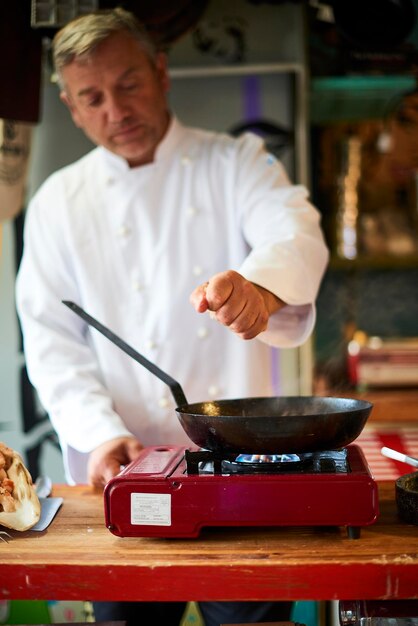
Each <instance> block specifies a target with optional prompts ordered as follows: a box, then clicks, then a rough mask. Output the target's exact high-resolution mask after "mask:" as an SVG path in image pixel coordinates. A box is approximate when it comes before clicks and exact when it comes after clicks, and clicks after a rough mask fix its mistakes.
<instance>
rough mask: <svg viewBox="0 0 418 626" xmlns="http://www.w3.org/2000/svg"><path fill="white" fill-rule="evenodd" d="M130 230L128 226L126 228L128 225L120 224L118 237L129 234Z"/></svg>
mask: <svg viewBox="0 0 418 626" xmlns="http://www.w3.org/2000/svg"><path fill="white" fill-rule="evenodd" d="M130 232H131V230H130V228H128V226H126V225H125V224H122V225H121V226H119V228H118V235H119V237H127V236H128V235H129V234H130Z"/></svg>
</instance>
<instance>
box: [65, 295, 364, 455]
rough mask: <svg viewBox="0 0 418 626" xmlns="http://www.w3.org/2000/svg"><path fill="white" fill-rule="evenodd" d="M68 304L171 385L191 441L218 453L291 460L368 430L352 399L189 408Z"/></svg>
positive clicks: (359, 403)
mask: <svg viewBox="0 0 418 626" xmlns="http://www.w3.org/2000/svg"><path fill="white" fill-rule="evenodd" d="M63 303H64V304H65V305H66V306H68V307H69V308H70V309H71V310H72V311H74V312H75V313H76V314H77V315H79V316H80V317H81V318H82V319H83V320H84V321H85V322H87V323H88V324H89V325H90V326H93V328H95V329H96V330H98V331H99V332H100V333H102V335H104V336H105V337H107V338H108V339H109V340H110V341H111V342H112V343H114V344H115V345H116V346H118V347H119V348H120V349H121V350H123V351H124V352H125V353H126V354H128V355H129V356H131V357H132V358H133V359H135V361H137V362H138V363H140V364H141V365H143V366H144V367H146V368H147V369H148V370H149V371H150V372H151V373H152V374H154V375H155V376H157V377H158V378H160V380H162V381H163V382H164V383H166V384H167V385H168V386H169V387H170V390H171V393H172V395H173V397H174V400H175V402H176V405H177V406H176V413H177V417H178V419H179V421H180V424H181V426H182V428H183V430H184V431H185V432H186V434H187V435H188V436H189V438H190V439H191V440H192V441H193V442H194V443H195V444H196V445H198V446H199V447H201V448H204V449H206V450H211V451H213V452H216V453H222V454H225V453H246V454H291V453H295V454H297V453H304V452H317V451H321V450H334V449H337V448H343V447H345V446H347V445H348V444H349V443H351V442H352V441H353V440H354V439H356V438H357V437H358V435H359V434H360V433H361V431H362V430H363V427H364V425H365V423H366V421H367V419H368V417H369V415H370V412H371V410H372V407H373V405H372V404H371V403H370V402H367V401H365V400H355V399H350V398H333V397H316V396H300V397H298V396H292V397H281V398H280V397H265V398H263V397H258V398H257V397H255V398H240V399H236V400H214V401H208V402H197V403H195V404H188V402H187V400H186V396H185V395H184V392H183V390H182V388H181V386H180V384H179V383H178V382H177V381H176V380H174V379H173V378H172V377H171V376H169V375H168V374H166V373H165V372H163V371H162V370H161V369H160V368H159V367H157V366H156V365H154V363H151V362H150V361H148V359H146V358H145V357H144V356H142V355H141V354H140V353H139V352H137V351H136V350H134V349H133V348H132V347H131V346H129V345H128V344H127V343H125V342H124V341H123V340H122V339H121V338H120V337H118V336H117V335H115V334H114V333H113V332H112V331H110V330H109V329H108V328H106V327H105V326H103V324H101V323H100V322H98V321H97V320H96V319H94V318H93V317H92V316H91V315H89V314H88V313H86V312H85V311H84V310H83V309H82V308H81V307H79V306H78V305H77V304H75V303H74V302H70V301H68V300H64V301H63Z"/></svg>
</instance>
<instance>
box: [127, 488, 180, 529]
mask: <svg viewBox="0 0 418 626" xmlns="http://www.w3.org/2000/svg"><path fill="white" fill-rule="evenodd" d="M131 524H132V525H143V526H171V494H169V493H131Z"/></svg>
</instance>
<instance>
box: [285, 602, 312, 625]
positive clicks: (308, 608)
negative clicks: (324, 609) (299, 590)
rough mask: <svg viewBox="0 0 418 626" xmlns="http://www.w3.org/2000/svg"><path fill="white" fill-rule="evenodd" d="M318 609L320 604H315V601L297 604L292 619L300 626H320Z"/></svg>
mask: <svg viewBox="0 0 418 626" xmlns="http://www.w3.org/2000/svg"><path fill="white" fill-rule="evenodd" d="M318 607H319V604H318V602H315V601H314V600H312V601H310V600H306V601H298V602H295V604H294V606H293V609H292V615H291V617H290V619H291V621H292V622H296V623H298V624H306V626H318V623H319V610H318Z"/></svg>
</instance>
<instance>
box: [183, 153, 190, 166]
mask: <svg viewBox="0 0 418 626" xmlns="http://www.w3.org/2000/svg"><path fill="white" fill-rule="evenodd" d="M181 162H182V165H190V163H191V162H192V160H191V158H190V157H189V156H187V154H185V155H184V156H182V157H181Z"/></svg>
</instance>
